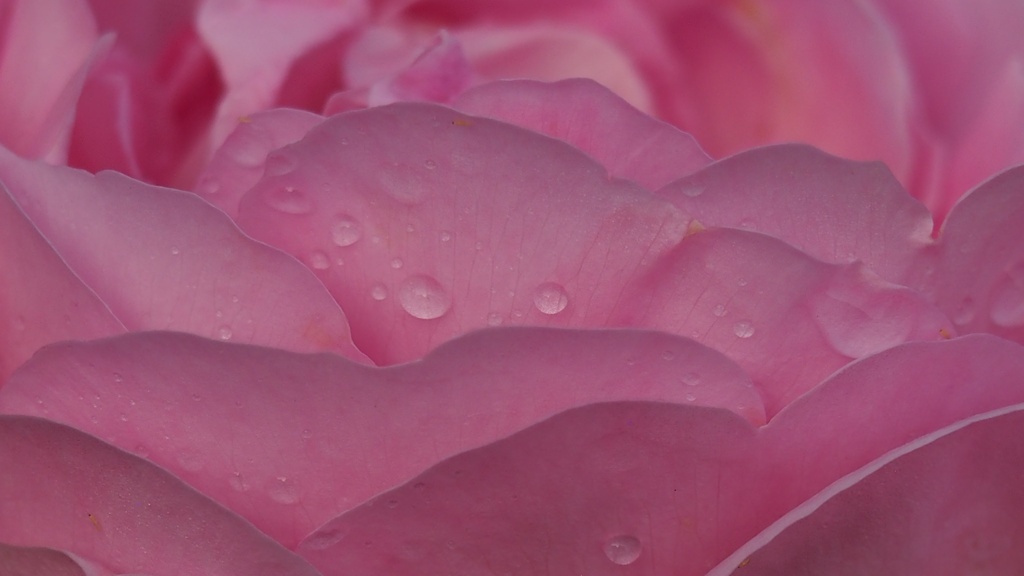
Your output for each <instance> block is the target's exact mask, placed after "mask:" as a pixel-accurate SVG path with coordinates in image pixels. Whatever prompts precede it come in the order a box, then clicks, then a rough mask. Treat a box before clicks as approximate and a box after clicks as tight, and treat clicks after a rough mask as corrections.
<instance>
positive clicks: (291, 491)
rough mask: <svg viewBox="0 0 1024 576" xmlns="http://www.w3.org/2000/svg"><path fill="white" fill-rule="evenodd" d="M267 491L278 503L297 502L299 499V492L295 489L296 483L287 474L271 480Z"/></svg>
mask: <svg viewBox="0 0 1024 576" xmlns="http://www.w3.org/2000/svg"><path fill="white" fill-rule="evenodd" d="M267 493H268V494H270V499H271V500H273V501H274V502H277V503H278V504H295V503H296V502H298V501H299V492H298V490H296V489H295V483H294V482H292V481H291V480H289V479H288V478H287V477H285V476H278V477H277V478H274V479H273V480H271V481H270V485H269V486H267Z"/></svg>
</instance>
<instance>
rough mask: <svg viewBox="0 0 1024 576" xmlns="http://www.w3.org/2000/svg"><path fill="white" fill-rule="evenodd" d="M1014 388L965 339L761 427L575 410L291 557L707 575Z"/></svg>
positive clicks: (369, 506)
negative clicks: (878, 462)
mask: <svg viewBox="0 0 1024 576" xmlns="http://www.w3.org/2000/svg"><path fill="white" fill-rule="evenodd" d="M1022 383H1024V349H1022V348H1021V347H1019V346H1017V345H1014V344H1012V343H1008V342H1006V341H1003V340H1000V339H998V338H993V337H968V338H961V339H957V340H952V341H948V342H941V343H918V344H909V345H905V346H901V347H898V348H894V349H890V350H888V351H886V352H884V353H882V354H879V355H877V356H873V357H871V358H868V359H865V360H862V361H860V362H857V363H855V364H853V365H851V366H850V367H848V368H847V369H846V370H844V371H842V372H840V373H839V374H838V375H836V376H835V377H834V378H833V379H831V380H830V381H828V382H826V383H824V384H823V385H822V386H820V387H819V388H817V389H815V391H814V392H813V393H811V394H809V395H807V396H805V397H804V398H803V399H802V400H800V401H798V402H796V403H794V404H793V405H791V406H790V407H789V408H788V409H787V410H786V411H784V412H783V413H781V414H779V416H778V417H777V418H776V419H775V420H774V421H772V422H771V423H770V424H768V425H767V426H765V427H763V428H761V429H760V430H757V429H754V428H752V427H751V426H750V424H749V423H747V422H744V421H742V420H740V419H739V418H737V417H736V416H735V415H734V414H731V413H728V412H725V411H722V410H715V409H708V408H698V407H690V406H678V405H670V404H651V403H624V402H618V403H608V404H596V405H591V406H587V407H583V408H578V409H575V410H571V411H568V412H564V413H562V414H560V415H557V416H554V417H552V418H551V419H549V420H547V421H545V422H542V423H540V424H538V425H536V426H534V427H531V428H529V429H527V430H525V431H523V432H521V433H519V434H516V435H514V436H511V437H509V438H507V439H505V440H502V441H499V442H496V443H494V444H491V445H489V446H487V447H484V448H482V449H479V450H475V451H471V452H467V453H464V454H461V455H459V456H456V457H454V458H450V459H448V460H445V461H442V462H441V463H439V464H438V465H437V466H435V467H433V468H432V469H430V470H428V471H427V472H425V473H424V474H422V475H421V476H419V477H417V478H414V479H411V480H410V481H409V482H407V483H406V484H405V485H403V486H401V487H399V488H396V489H394V490H392V491H389V492H387V493H385V494H381V495H380V496H378V497H377V498H375V499H374V500H371V501H370V502H367V503H366V504H365V505H363V506H361V507H359V508H356V509H355V510H352V511H351V512H349V513H347V514H345V515H343V516H341V517H340V518H338V519H336V520H334V521H332V522H330V523H329V524H327V525H325V526H324V527H322V528H321V529H319V530H318V531H317V532H316V533H314V534H312V535H311V536H310V537H309V538H307V539H306V540H305V541H304V542H303V544H302V545H301V546H300V548H299V552H300V553H301V554H302V555H303V556H304V557H306V558H308V559H309V560H310V561H311V562H312V563H313V564H314V565H316V566H317V567H318V568H320V570H321V571H323V573H324V574H325V575H327V576H330V575H332V574H350V573H382V572H387V573H388V574H392V575H394V576H402V575H405V574H423V573H439V572H445V573H478V572H489V573H506V572H537V571H543V572H545V573H547V572H550V573H558V574H591V575H595V576H600V575H601V574H621V573H622V572H623V571H624V570H631V571H636V572H637V573H665V574H679V575H683V576H685V575H691V574H692V575H699V574H705V573H706V572H707V571H708V570H709V569H711V568H712V567H714V566H715V565H716V564H717V563H719V562H721V561H723V560H724V559H726V558H727V557H729V555H730V554H732V553H734V552H735V551H736V549H737V548H738V547H740V546H741V545H743V544H744V543H745V542H747V541H748V540H749V539H750V538H752V537H754V536H756V535H757V534H758V533H759V532H761V531H762V530H763V529H765V528H766V527H768V526H769V525H770V524H771V523H772V522H774V521H775V520H777V519H779V518H781V517H782V516H783V515H785V514H787V513H788V512H790V511H791V510H793V509H794V508H795V507H797V506H799V505H801V504H802V503H803V502H804V501H806V500H807V499H809V498H811V497H812V496H814V495H815V494H816V493H818V492H820V491H821V490H823V489H824V488H826V487H827V486H828V485H829V484H831V483H832V482H834V481H835V480H837V479H839V478H842V477H843V476H845V475H846V474H850V473H853V472H855V471H856V470H858V469H859V468H861V467H863V466H865V465H867V464H870V463H871V462H872V461H873V460H875V459H877V458H879V457H880V456H882V455H883V454H885V453H886V452H889V451H890V450H894V449H897V448H899V447H901V446H903V445H905V444H907V443H910V442H913V441H915V440H917V439H918V438H921V437H922V436H925V435H927V434H930V433H932V432H934V431H935V430H939V429H941V428H943V427H945V426H949V425H953V424H956V423H957V422H960V421H962V420H964V419H966V418H971V417H974V416H975V415H977V414H982V413H984V412H987V411H990V410H998V409H1001V408H1004V407H1006V406H1012V405H1014V404H1019V403H1021V401H1022V400H1024V385H1022ZM865 408H869V409H865ZM1018 422H1019V421H1018ZM1019 428H1020V426H1019V424H1017V425H1016V426H1015V429H1019ZM1003 433H1004V434H1006V433H1007V432H1003ZM1013 433H1016V432H1013ZM1016 435H1017V436H1019V435H1020V434H1016ZM988 442H990V443H997V441H996V440H990V441H988ZM949 474H952V475H954V476H955V475H957V474H962V473H960V472H956V471H953V472H950V473H949ZM947 477H948V476H947ZM941 480H942V478H940V479H938V481H941ZM993 500H994V501H995V502H1001V500H1000V499H999V498H998V497H996V498H994V499H993ZM1014 502H1015V500H1014V499H1013V498H1008V499H1006V501H1002V504H1003V505H1004V508H1005V509H1006V510H1007V512H1006V514H1010V513H1012V512H1010V511H1012V510H1014V508H1013V507H1012V504H1013V503H1014ZM392 503H393V504H392ZM877 511H878V512H879V513H882V512H883V511H884V509H881V510H877ZM869 512H874V511H869ZM981 521H983V519H981ZM917 532H920V530H919V531H917ZM622 565H628V566H629V568H623V566H622Z"/></svg>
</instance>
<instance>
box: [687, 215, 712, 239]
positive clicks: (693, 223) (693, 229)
mask: <svg viewBox="0 0 1024 576" xmlns="http://www.w3.org/2000/svg"><path fill="white" fill-rule="evenodd" d="M705 230H707V228H705V227H704V225H703V224H701V223H700V220H697V219H696V218H694V219H693V220H690V225H689V226H687V227H686V236H693V235H694V234H697V233H698V232H703V231H705ZM684 237H685V236H684Z"/></svg>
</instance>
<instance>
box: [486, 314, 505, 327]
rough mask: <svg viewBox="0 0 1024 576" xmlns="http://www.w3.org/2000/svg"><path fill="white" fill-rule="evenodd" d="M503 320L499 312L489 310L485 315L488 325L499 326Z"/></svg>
mask: <svg viewBox="0 0 1024 576" xmlns="http://www.w3.org/2000/svg"><path fill="white" fill-rule="evenodd" d="M504 321H505V319H504V318H502V317H501V314H498V313H497V312H491V313H490V314H488V315H487V325H488V326H501V323H502V322H504Z"/></svg>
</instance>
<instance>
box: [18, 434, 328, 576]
mask: <svg viewBox="0 0 1024 576" xmlns="http://www.w3.org/2000/svg"><path fill="white" fill-rule="evenodd" d="M0 461H2V462H4V463H5V468H4V473H3V474H2V475H0V495H2V496H0V498H2V501H3V510H4V513H3V515H0V541H3V542H6V543H8V544H14V545H17V546H46V547H51V548H59V549H62V550H66V551H69V552H73V553H75V554H76V555H79V556H82V557H85V558H89V559H92V560H94V561H96V562H98V563H100V564H102V565H105V566H108V567H110V569H111V570H113V571H114V572H117V573H125V572H146V573H150V574H169V573H175V574H178V573H184V574H223V575H228V574H240V575H241V574H265V573H273V574H282V575H284V574H295V575H299V574H308V575H311V576H312V575H314V574H316V573H317V572H316V571H315V570H313V569H312V568H311V567H310V566H309V565H308V564H306V563H305V562H303V561H302V560H301V559H299V558H298V557H296V556H295V555H293V554H291V553H290V552H288V551H287V550H285V549H284V548H282V547H281V546H280V545H278V544H277V543H275V542H274V541H272V540H270V539H269V538H268V537H266V536H265V535H263V534H261V533H259V532H258V531H256V530H255V529H254V528H253V527H252V526H251V525H250V524H248V523H246V522H245V521H243V520H241V519H240V518H239V517H238V516H236V515H235V514H233V513H231V512H229V511H227V510H225V509H223V508H221V507H220V506H217V505H216V504H214V503H213V502H211V501H209V500H208V499H206V498H205V497H203V496H202V495H200V494H199V493H197V492H195V491H194V490H192V489H190V488H188V487H187V486H185V485H184V484H182V483H181V481H179V480H178V479H176V478H174V477H173V476H171V475H170V474H168V473H167V472H165V471H164V470H162V469H160V468H157V467H156V466H154V465H152V464H150V463H149V462H146V461H145V460H142V459H141V458H137V457H135V456H131V455H129V454H126V453H124V452H122V451H120V450H118V449H116V448H114V447H112V446H110V445H107V444H104V443H103V442H100V441H99V440H97V439H95V438H93V437H91V436H88V435H86V434H83V433H82V432H79V431H77V430H74V429H72V428H68V427H66V426H63V425H60V424H55V423H53V422H48V421H46V420H40V419H38V418H30V417H21V416H3V417H0ZM168 570H172V572H168Z"/></svg>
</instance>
